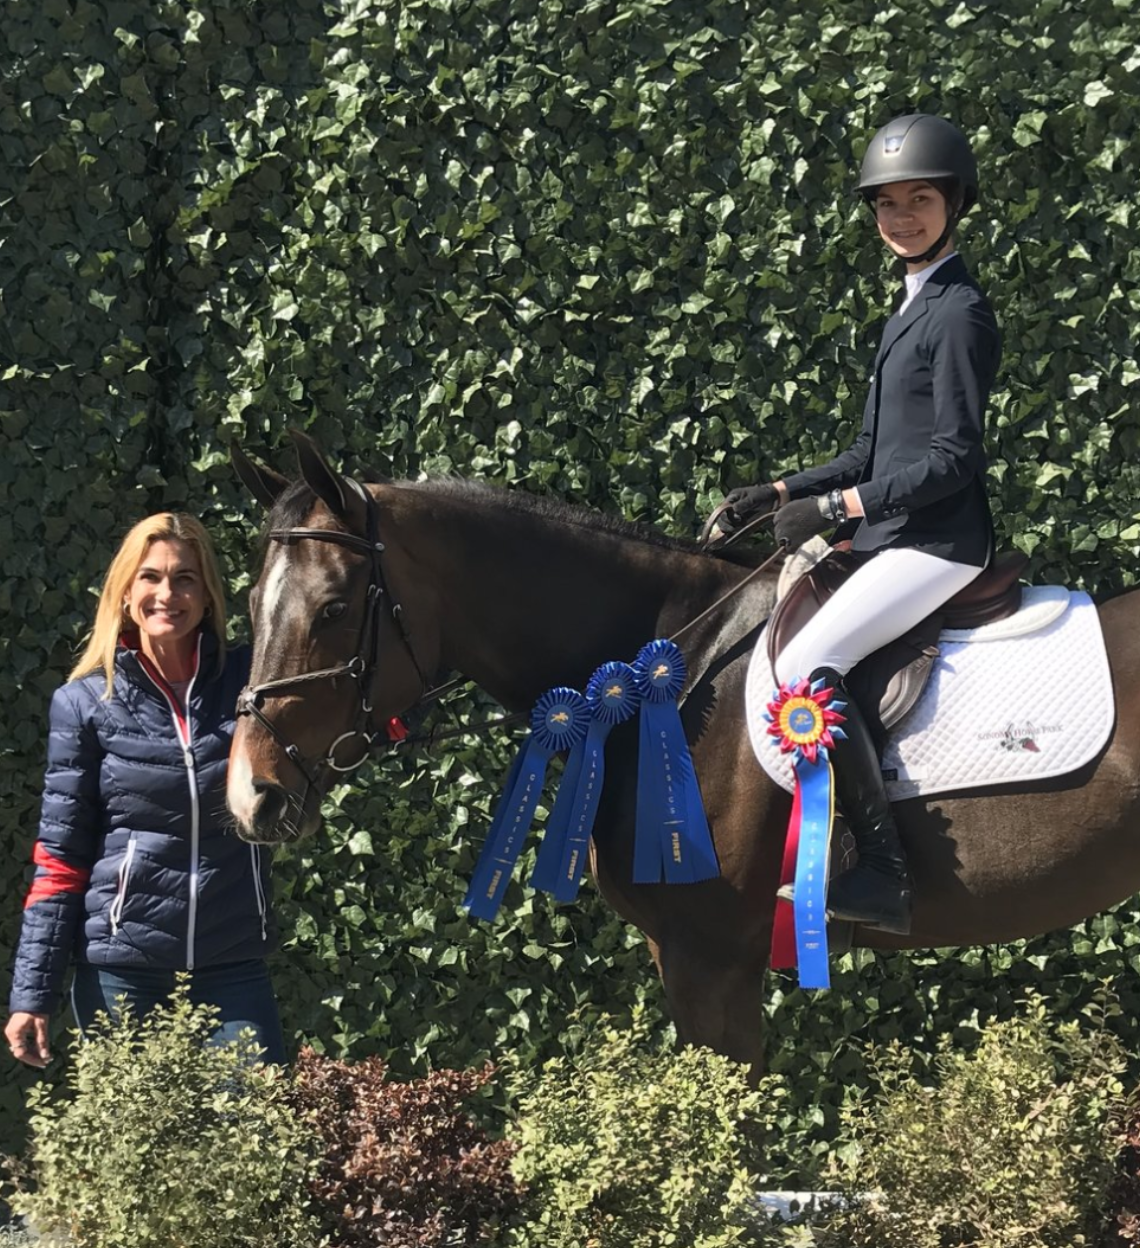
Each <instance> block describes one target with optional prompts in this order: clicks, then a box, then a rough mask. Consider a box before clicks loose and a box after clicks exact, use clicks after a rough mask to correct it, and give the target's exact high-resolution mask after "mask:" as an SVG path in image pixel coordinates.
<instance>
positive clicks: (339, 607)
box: [321, 598, 348, 620]
mask: <svg viewBox="0 0 1140 1248" xmlns="http://www.w3.org/2000/svg"><path fill="white" fill-rule="evenodd" d="M347 610H348V604H347V603H344V602H341V601H340V599H339V598H338V599H337V600H336V601H335V602H330V603H329V604H328V606H327V607H325V609H324V610H323V611H322V612H321V615H322V616H324V618H325V619H326V620H339V619H340V617H341V616H342V615H343V614H344V613H345V612H346V611H347Z"/></svg>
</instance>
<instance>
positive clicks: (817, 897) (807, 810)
mask: <svg viewBox="0 0 1140 1248" xmlns="http://www.w3.org/2000/svg"><path fill="white" fill-rule="evenodd" d="M794 770H795V774H796V783H797V784H798V785H799V786H800V846H799V854H798V855H797V857H796V899H795V902H794V904H793V906H792V911H793V916H794V918H795V925H796V965H797V968H798V974H799V981H800V987H801V988H830V987H831V973H830V969H829V965H828V958H827V875H828V871H827V859H828V844H829V842H830V840H831V821H832V815H833V813H834V812H833V804H832V803H833V798H832V792H833V788H832V783H831V762H830V760H829V759H828V758H827V756H826V751H823V752H822V753H821V754H819V755H818V756H817V758H816V761H815V762H814V763H811V762H808V760H807V759H806V758H804V757H803V756H802V755H801V756H800V758H799V760H798V761H797V762H796V764H795V767H794Z"/></svg>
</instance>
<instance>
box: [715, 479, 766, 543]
mask: <svg viewBox="0 0 1140 1248" xmlns="http://www.w3.org/2000/svg"><path fill="white" fill-rule="evenodd" d="M724 501H725V502H726V503H727V504H728V506H727V508H726V509H725V510H724V511H722V512H721V513H720V515H719V516H718V517H717V521H716V523H717V527H718V528H719V529H720V531H721V532H722V533H725V534H729V533H735V532H736V530H737V529H739V528H740V526H741V525H743V524H746V523H747V522H748V521H749V520H751V519H752V517H753V516H758V515H760V514H761V513H765V512H769V511H775V510H776V508H777V507H778V506H779V505H780V495H779V494H778V493H777V492H776V487H775V486H774V485H745V486H742V487H741V488H740V489H737V490H730V491H729V493H728V496H727V497H726V498H725V500H724Z"/></svg>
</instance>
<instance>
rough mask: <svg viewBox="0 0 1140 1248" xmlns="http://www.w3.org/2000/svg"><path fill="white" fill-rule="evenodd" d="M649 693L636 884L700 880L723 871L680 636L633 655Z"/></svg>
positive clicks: (644, 693)
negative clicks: (691, 729) (686, 699)
mask: <svg viewBox="0 0 1140 1248" xmlns="http://www.w3.org/2000/svg"><path fill="white" fill-rule="evenodd" d="M633 670H634V674H635V676H636V677H637V685H638V691H639V692H640V694H641V742H640V744H641V752H640V755H639V757H638V767H637V820H636V824H635V828H634V844H633V880H634V883H635V884H656V883H659V882H660V881H661V879H662V877H664V879H665V882H666V883H667V884H692V883H696V882H697V881H698V880H709V879H713V878H714V877H715V876H717V875H719V874H720V868H719V866H718V865H717V860H716V851H715V850H714V849H713V843H712V835H711V833H710V832H709V824H708V818H707V816H706V815H705V806H704V802H703V801H702V799H701V790H700V786H699V785H698V784H697V776H696V772H695V771H694V769H693V760H692V757H691V755H690V754H689V744H688V742H687V741H686V740H685V730H684V728H683V727H682V724H681V714H680V711H679V710H678V708H677V698H678V697H679V695H680V693H681V690H682V688H684V684H685V660H684V658H683V656H682V654H681V651H680V648H679V647H678V646H677V645H676V644H675V643H674V642H672V641H667V640H665V639H659V640H657V641H651V642H649V644H648V645H645V646H642V648H641V650H640V651H639V652H638V655H637V658H636V659H635V660H634V663H633Z"/></svg>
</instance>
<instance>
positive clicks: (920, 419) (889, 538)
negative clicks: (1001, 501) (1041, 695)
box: [784, 256, 1001, 567]
mask: <svg viewBox="0 0 1140 1248" xmlns="http://www.w3.org/2000/svg"><path fill="white" fill-rule="evenodd" d="M1000 361H1001V337H1000V334H999V332H998V327H997V321H996V319H995V318H994V314H993V310H992V309H991V308H990V305H989V303H988V301H987V300H986V297H985V295H984V294H983V293H982V291H981V289H980V288H979V287H978V286H977V284H976V283H975V282H974V281H973V280H972V278H971V277H970V275H969V273H968V272H967V270H966V266H965V264H964V263H963V261H962V259H961V257H960V256H951V257H950V259H949V260H947V261H946V262H945V263H943V264H941V265H940V266H939V267H938V268H937V269H936V270H935V271H934V272H933V273H931V275H930V277H929V278H928V279H927V280H926V282H925V283H924V284H923V286H922V287H921V289H920V290H919V292H918V294H916V295H915V297H914V300H913V301H912V303H911V304H910V305H909V306H908V307H907V308H906V310H905V311H904V312H902V313H901V314H896V315H894V316H892V317H891V319H890V320H889V321H888V322H887V325H886V328H885V330H884V331H883V338H882V342H881V343H880V346H879V351H878V354H877V355H876V357H875V364H874V369H873V371H872V375H871V389H870V393H869V394H868V395H867V402H866V406H865V408H864V411H863V427H862V429H861V430H860V433H859V436H858V437H857V438H856V439H855V441H854V443H853V444H852V445H851V446H850V447H849V448H848V449H847V450H846V451H844V452H842V454H840V455H838V456H837V457H836V458H835V459H833V460H831V461H830V462H829V463H826V464H821V465H819V466H818V467H815V468H809V469H808V470H807V471H805V472H798V473H793V474H792V475H791V476H789V477H786V478H785V479H784V481H785V485H786V486H787V489H788V497H789V498H790V499H796V498H806V497H809V496H811V495H815V494H824V493H826V492H827V491H828V490H832V489H836V488H842V489H846V488H848V487H851V486H856V485H857V486H858V487H859V497H860V499H861V500H862V503H863V510H864V513H865V517H864V518H863V519H862V520H855V521H852V522H849V523H848V524H847V525H844V526H842V527H841V529H840V531H839V532H838V533H837V534H836V537H835V539H834V540H837V541H838V540H841V539H843V538H845V537H851V538H853V541H852V545H853V547H854V549H855V550H863V551H877V550H881V549H883V548H885V547H888V546H910V547H915V548H917V549H920V550H925V551H927V552H929V553H930V554H934V555H939V556H941V557H942V558H944V559H951V560H953V561H955V562H956V563H966V564H974V565H975V566H977V567H984V566H985V565H986V563H987V562H988V561H989V558H990V555H991V554H992V550H993V520H992V518H991V515H990V508H989V502H988V500H987V498H986V487H985V473H986V456H985V449H984V446H983V438H984V430H985V411H986V405H987V403H988V402H989V396H990V390H991V389H992V387H993V384H994V379H995V377H996V375H997V370H998V365H999V363H1000Z"/></svg>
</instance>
